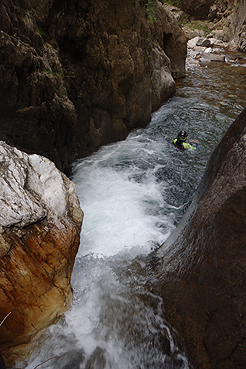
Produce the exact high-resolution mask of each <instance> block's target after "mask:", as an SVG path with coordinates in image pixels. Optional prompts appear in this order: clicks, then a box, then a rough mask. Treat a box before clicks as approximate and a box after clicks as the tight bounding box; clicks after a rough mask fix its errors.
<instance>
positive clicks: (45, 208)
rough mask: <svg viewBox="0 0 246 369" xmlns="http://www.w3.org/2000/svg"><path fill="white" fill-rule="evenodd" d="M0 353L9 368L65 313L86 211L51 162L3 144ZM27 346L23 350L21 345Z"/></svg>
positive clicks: (0, 149)
mask: <svg viewBox="0 0 246 369" xmlns="http://www.w3.org/2000/svg"><path fill="white" fill-rule="evenodd" d="M0 189H1V191H0V194H1V196H0V301H1V304H0V321H2V320H3V319H4V318H5V317H6V316H7V315H8V314H9V313H10V312H11V311H12V313H11V314H10V315H9V316H8V317H7V319H6V320H5V321H4V322H3V324H2V326H1V336H0V350H1V351H2V354H3V355H4V356H5V359H6V361H7V363H8V364H11V363H13V362H14V360H15V359H16V357H18V359H19V358H20V355H21V353H23V354H25V353H26V351H27V348H26V344H27V343H28V342H29V341H30V340H31V338H32V337H34V336H35V335H36V334H37V333H38V332H39V331H40V330H42V329H43V328H45V327H47V326H48V325H49V324H51V323H52V322H54V321H55V320H56V319H57V318H58V317H59V316H60V315H61V314H62V313H63V312H64V311H66V310H67V309H68V308H69V306H70V303H71V300H72V292H71V287H70V276H71V272H72V268H73V264H74V260H75V256H76V253H77V250H78V247H79V242H80V231H81V224H82V217H83V213H82V211H81V209H80V205H79V201H78V198H77V195H76V192H75V187H74V184H73V183H72V182H71V181H70V180H69V179H68V178H67V177H66V176H65V175H64V174H63V173H61V172H60V171H59V170H58V169H57V168H56V167H55V165H54V164H53V163H52V162H51V161H49V160H48V159H46V158H44V157H41V156H38V155H35V154H34V155H27V154H25V153H23V152H21V151H19V150H17V149H16V148H13V147H10V146H8V145H7V144H6V143H4V142H0ZM21 345H23V346H21Z"/></svg>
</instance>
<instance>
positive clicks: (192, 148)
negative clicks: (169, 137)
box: [183, 142, 197, 150]
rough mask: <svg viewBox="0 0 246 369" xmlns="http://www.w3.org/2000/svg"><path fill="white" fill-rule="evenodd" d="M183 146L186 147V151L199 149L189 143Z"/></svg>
mask: <svg viewBox="0 0 246 369" xmlns="http://www.w3.org/2000/svg"><path fill="white" fill-rule="evenodd" d="M183 146H184V149H186V150H194V149H196V147H197V146H193V145H190V144H189V143H187V142H184V143H183Z"/></svg>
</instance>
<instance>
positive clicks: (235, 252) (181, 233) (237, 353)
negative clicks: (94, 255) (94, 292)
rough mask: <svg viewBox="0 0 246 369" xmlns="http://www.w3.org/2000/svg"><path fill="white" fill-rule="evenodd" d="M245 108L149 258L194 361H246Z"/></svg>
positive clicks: (206, 365) (205, 368) (241, 364)
mask: <svg viewBox="0 0 246 369" xmlns="http://www.w3.org/2000/svg"><path fill="white" fill-rule="evenodd" d="M245 149H246V110H244V112H243V113H242V114H241V115H240V116H239V117H238V118H237V120H236V121H235V122H234V123H233V124H232V126H231V127H230V129H229V130H228V132H227V133H226V135H225V136H224V138H223V139H222V141H221V142H220V143H219V145H218V146H217V147H216V149H215V150H214V152H213V154H212V156H211V158H210V160H209V162H208V166H207V169H206V172H205V175H204V177H203V180H202V182H201V184H200V186H199V188H198V192H197V195H196V198H195V199H194V201H193V204H192V205H191V208H190V209H189V211H188V213H187V215H186V217H185V218H184V219H183V220H182V222H181V224H180V226H179V227H178V228H177V230H176V232H175V233H174V234H173V235H172V236H171V237H170V238H169V240H167V242H166V243H165V244H164V245H163V246H162V247H161V248H160V249H159V250H158V252H157V253H156V254H154V255H153V258H152V259H151V260H150V265H149V273H150V274H149V275H150V276H151V275H152V274H154V278H155V279H154V282H153V285H154V289H155V290H156V291H158V293H160V294H161V296H162V297H163V305H164V309H165V314H166V317H167V319H168V320H170V322H171V323H172V324H173V326H174V327H175V328H176V329H177V330H178V332H179V333H180V336H181V337H182V338H183V339H184V342H185V345H186V348H187V351H188V357H189V359H190V360H191V365H192V368H195V369H212V368H213V369H214V368H216V369H222V368H227V369H235V368H237V369H244V368H245V367H246V350H245V348H246V346H245V345H246V342H245V332H246V319H245V317H246V305H245V301H246V290H245V267H246V249H245V240H246V227H245V224H246V211H245V210H246V156H245V152H246V151H245Z"/></svg>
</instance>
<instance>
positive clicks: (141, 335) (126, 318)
mask: <svg viewBox="0 0 246 369" xmlns="http://www.w3.org/2000/svg"><path fill="white" fill-rule="evenodd" d="M244 57H245V55H244ZM230 58H231V56H230V55H227V62H225V63H216V62H215V63H209V64H208V65H207V66H206V65H200V64H199V62H198V61H197V60H195V59H191V58H188V59H187V67H186V69H187V77H186V78H185V79H183V80H179V81H178V82H177V92H176V94H175V95H174V96H173V97H172V98H170V99H169V100H168V101H167V102H166V103H165V104H164V105H163V106H162V107H161V108H160V109H159V110H158V111H157V112H155V113H154V114H153V115H152V120H151V122H150V124H149V125H148V126H147V127H146V128H145V129H138V130H135V131H133V132H131V133H130V134H129V136H128V138H127V139H126V140H124V141H122V142H117V143H114V144H111V145H107V146H105V147H102V148H101V149H100V150H99V151H98V152H97V153H95V154H93V155H91V156H90V157H88V158H85V159H83V160H80V161H78V162H76V163H75V164H74V175H73V178H72V180H73V181H74V183H75V185H76V189H77V193H78V196H79V199H80V203H81V207H82V209H83V211H84V213H85V216H84V222H83V227H82V235H81V246H80V249H79V252H78V254H77V257H76V261H75V266H74V271H73V275H72V288H73V291H74V299H73V303H72V306H71V308H70V310H69V311H68V312H67V313H66V314H65V316H64V318H62V319H61V320H59V322H58V323H56V324H54V325H52V326H51V327H49V328H48V329H47V330H45V332H43V333H42V334H41V337H39V338H38V339H37V340H36V344H35V350H34V353H33V355H32V357H31V358H30V360H29V362H28V364H27V366H26V365H25V367H26V369H34V368H35V367H37V366H38V367H39V368H46V369H47V368H49V369H58V368H59V369H104V368H105V369H109V368H110V369H147V368H148V369H159V368H161V369H188V368H189V367H190V366H189V360H188V358H187V357H186V356H185V353H184V352H185V349H184V348H182V347H181V346H180V343H179V339H178V335H177V333H176V332H175V331H174V329H173V328H172V327H170V325H169V324H168V322H167V321H166V320H165V317H164V316H163V313H162V300H161V298H160V297H159V296H156V295H154V294H153V293H151V291H149V290H148V288H147V286H146V280H145V279H144V277H143V273H142V270H143V268H144V266H145V256H146V255H148V254H149V253H150V252H151V251H152V250H154V249H155V248H157V247H159V246H160V245H161V244H162V243H163V242H164V241H165V240H166V239H167V237H168V236H169V235H170V233H171V232H172V231H173V230H174V229H175V227H176V226H177V223H178V222H179V221H180V219H181V218H182V216H183V214H184V213H185V212H186V210H187V208H188V206H189V204H190V202H191V200H192V197H193V194H194V191H195V190H196V188H197V185H198V183H199V181H200V179H201V176H202V174H203V172H204V169H205V166H206V163H207V160H208V157H209V156H210V154H211V152H212V150H213V148H214V147H215V145H216V144H217V142H218V141H219V140H220V139H221V137H222V136H223V133H224V132H225V131H226V130H227V128H228V127H229V125H230V124H231V123H232V122H233V120H234V119H235V118H236V116H237V115H238V114H239V113H240V112H241V111H242V110H243V108H245V106H246V104H245V96H246V64H245V63H246V60H245V61H244V62H245V63H244V64H239V63H237V62H233V63H232V62H229V60H230ZM181 129H184V130H186V131H187V132H188V138H192V139H198V140H199V146H198V149H197V150H190V151H185V152H182V151H179V150H177V149H176V148H175V147H173V145H172V140H173V139H174V138H175V137H176V135H177V133H178V132H179V131H180V130H181ZM174 293H175V291H174ZM179 333H181V334H180V336H182V332H179ZM40 339H41V341H42V345H41V347H40ZM51 358H52V359H51ZM49 359H50V360H49ZM45 361H46V362H45ZM43 362H45V363H43ZM41 363H43V364H42V365H40V366H39V364H41Z"/></svg>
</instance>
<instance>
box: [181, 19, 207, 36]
mask: <svg viewBox="0 0 246 369" xmlns="http://www.w3.org/2000/svg"><path fill="white" fill-rule="evenodd" d="M179 25H180V26H184V25H187V26H188V27H189V28H191V29H193V30H195V29H199V30H202V31H203V32H204V36H207V35H208V34H209V33H210V32H211V28H210V27H209V22H208V21H201V20H187V19H183V20H182V19H180V21H179Z"/></svg>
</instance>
